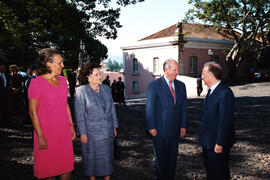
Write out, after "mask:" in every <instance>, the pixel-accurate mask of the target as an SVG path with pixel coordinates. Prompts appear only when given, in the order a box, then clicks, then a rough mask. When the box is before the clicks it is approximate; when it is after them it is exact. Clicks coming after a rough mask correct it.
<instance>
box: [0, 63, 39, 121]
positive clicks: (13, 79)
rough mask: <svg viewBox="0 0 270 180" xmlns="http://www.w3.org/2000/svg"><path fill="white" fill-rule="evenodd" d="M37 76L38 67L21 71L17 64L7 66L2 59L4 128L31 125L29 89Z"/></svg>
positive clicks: (0, 85) (1, 114) (0, 82)
mask: <svg viewBox="0 0 270 180" xmlns="http://www.w3.org/2000/svg"><path fill="white" fill-rule="evenodd" d="M36 76H37V66H36V65H33V66H31V67H29V68H28V69H27V73H22V72H20V71H19V67H18V66H17V65H16V64H11V65H9V66H8V67H7V66H6V64H5V62H4V60H3V59H0V99H1V102H0V119H1V121H2V122H1V124H2V126H12V125H22V124H31V120H30V117H29V113H28V111H29V108H28V92H27V90H28V87H29V85H30V82H31V80H32V79H33V78H35V77H36Z"/></svg>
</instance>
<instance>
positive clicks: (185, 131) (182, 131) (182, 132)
mask: <svg viewBox="0 0 270 180" xmlns="http://www.w3.org/2000/svg"><path fill="white" fill-rule="evenodd" d="M186 134H187V129H186V128H181V129H180V136H181V137H185V135H186Z"/></svg>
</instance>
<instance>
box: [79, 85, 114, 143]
mask: <svg viewBox="0 0 270 180" xmlns="http://www.w3.org/2000/svg"><path fill="white" fill-rule="evenodd" d="M74 109H75V120H76V125H77V133H78V134H79V135H82V134H87V136H88V139H93V140H98V139H106V138H111V137H113V136H114V128H117V127H118V120H117V116H116V113H115V107H114V104H113V100H112V96H111V91H110V88H109V87H108V86H106V85H103V84H100V85H99V92H96V91H94V90H93V89H92V88H91V87H90V86H89V85H88V84H87V85H82V86H80V87H79V88H77V89H76V94H75V101H74Z"/></svg>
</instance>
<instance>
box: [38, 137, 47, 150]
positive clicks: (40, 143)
mask: <svg viewBox="0 0 270 180" xmlns="http://www.w3.org/2000/svg"><path fill="white" fill-rule="evenodd" d="M38 149H48V144H47V141H46V139H45V137H44V136H39V137H38Z"/></svg>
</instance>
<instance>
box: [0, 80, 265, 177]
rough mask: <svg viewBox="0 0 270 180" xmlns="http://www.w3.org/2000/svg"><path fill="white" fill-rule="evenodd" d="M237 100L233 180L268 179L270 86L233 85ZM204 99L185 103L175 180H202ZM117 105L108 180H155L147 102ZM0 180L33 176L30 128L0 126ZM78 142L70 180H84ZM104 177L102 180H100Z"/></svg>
mask: <svg viewBox="0 0 270 180" xmlns="http://www.w3.org/2000/svg"><path fill="white" fill-rule="evenodd" d="M231 88H232V89H233V92H234V94H235V96H236V113H235V117H236V119H235V129H236V135H237V143H236V144H235V145H234V146H233V148H232V151H231V161H230V169H231V179H243V180H253V179H254V180H257V179H261V180H268V179H270V138H269V136H270V82H262V83H253V84H244V85H238V86H232V87H231ZM202 102H203V97H198V98H192V99H188V135H187V136H186V137H185V139H181V140H180V141H181V142H180V144H179V156H178V161H177V169H176V178H175V179H176V180H179V179H181V180H185V179H205V178H206V174H205V170H204V167H203V162H202V157H201V149H200V147H199V146H198V145H197V130H198V126H199V119H200V113H201V106H202ZM127 106H128V107H122V106H119V105H116V110H117V115H118V118H119V123H120V128H119V130H118V133H119V136H118V137H117V139H116V141H117V145H118V146H117V147H118V149H119V153H118V154H117V155H118V157H117V158H116V159H115V172H114V174H113V176H112V180H153V177H154V175H155V173H154V157H153V150H152V142H151V139H150V137H149V136H148V135H147V133H146V130H145V125H146V122H145V99H135V100H128V101H127ZM0 143H1V146H0V164H1V166H0V174H1V175H0V179H1V180H31V179H35V178H34V177H33V156H32V154H33V153H32V127H31V125H24V126H17V127H7V128H0ZM80 151H81V150H80V143H79V141H78V140H76V141H74V152H75V170H74V171H73V173H72V177H73V179H74V180H85V179H87V178H85V177H84V176H83V172H82V163H81V152H80ZM98 179H102V178H98Z"/></svg>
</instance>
